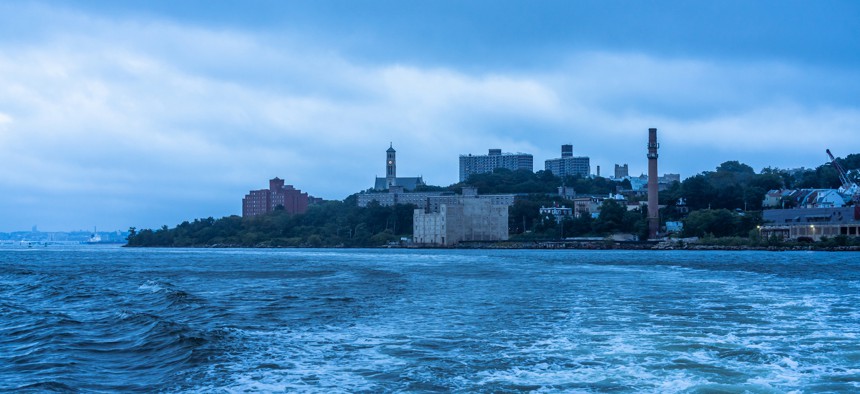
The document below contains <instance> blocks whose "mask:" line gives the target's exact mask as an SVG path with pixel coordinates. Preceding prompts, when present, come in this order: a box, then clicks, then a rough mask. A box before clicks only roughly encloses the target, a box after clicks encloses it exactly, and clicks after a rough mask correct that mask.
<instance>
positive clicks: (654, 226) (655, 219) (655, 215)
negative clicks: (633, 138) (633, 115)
mask: <svg viewBox="0 0 860 394" xmlns="http://www.w3.org/2000/svg"><path fill="white" fill-rule="evenodd" d="M659 147H660V144H658V143H657V129H655V128H650V129H648V238H649V239H654V238H657V230H658V229H659V228H660V208H659V207H658V201H657V148H659Z"/></svg>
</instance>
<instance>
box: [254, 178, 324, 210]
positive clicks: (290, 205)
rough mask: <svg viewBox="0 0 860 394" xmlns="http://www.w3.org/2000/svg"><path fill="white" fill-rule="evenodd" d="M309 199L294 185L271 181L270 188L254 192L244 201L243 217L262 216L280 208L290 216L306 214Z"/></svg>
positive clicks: (281, 180) (282, 181)
mask: <svg viewBox="0 0 860 394" xmlns="http://www.w3.org/2000/svg"><path fill="white" fill-rule="evenodd" d="M309 199H310V198H309V197H308V194H307V193H302V191H301V190H298V189H296V188H294V187H293V185H286V186H285V185H284V180H283V179H280V178H275V179H271V180H269V188H268V189H262V190H252V191H251V192H250V193H248V194H247V195H245V198H243V199H242V217H249V216H256V215H262V214H264V213H269V212H272V211H274V210H275V208H277V207H278V206H282V207H284V210H285V211H287V213H290V214H297V213H305V211H307V210H308V201H309Z"/></svg>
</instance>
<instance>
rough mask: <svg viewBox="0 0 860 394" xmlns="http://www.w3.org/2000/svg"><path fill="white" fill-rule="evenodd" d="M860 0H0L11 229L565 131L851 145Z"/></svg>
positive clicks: (634, 156) (709, 148) (116, 222)
mask: <svg viewBox="0 0 860 394" xmlns="http://www.w3.org/2000/svg"><path fill="white" fill-rule="evenodd" d="M857 37H860V2H857V1H851V0H849V1H821V2H810V1H792V0H787V1H786V0H783V1H764V0H763V1H740V0H723V1H689V0H679V1H668V0H657V1H632V0H630V1H613V0H599V1H591V0H576V1H570V0H563V1H556V0H546V1H504V0H488V1H483V0H470V1H328V0H314V1H260V0H252V1H235V2H232V1H217V2H213V1H208V0H207V1H203V0H186V1H181V2H175V1H146V2H142V1H96V0H92V1H63V0H57V1H50V2H39V1H17V0H11V1H4V2H2V3H0V231H18V230H29V229H30V228H32V227H33V226H38V229H39V230H41V231H71V230H78V229H91V228H93V227H97V228H98V229H99V230H126V229H128V228H129V227H137V228H157V227H161V226H162V225H168V226H170V227H173V226H175V225H176V224H178V223H181V222H182V221H184V220H193V219H195V218H205V217H210V216H211V217H215V218H218V217H222V216H228V215H234V214H241V200H242V197H243V196H244V195H245V194H246V193H247V192H248V191H249V190H253V189H263V188H266V187H268V180H269V179H270V178H273V177H276V176H277V177H280V178H283V179H285V180H286V182H287V183H288V184H292V185H294V186H295V187H296V188H299V189H301V190H303V191H305V192H308V193H309V194H311V195H313V196H316V197H322V198H325V199H338V200H339V199H343V198H345V197H347V196H349V195H350V194H352V193H355V192H358V191H361V190H365V189H367V188H369V187H371V186H372V185H373V180H374V177H376V176H384V171H385V150H386V149H387V148H388V147H389V144H393V145H394V148H395V149H396V150H397V172H398V175H399V176H423V177H424V179H425V181H426V182H427V183H429V184H433V185H442V186H446V185H450V184H453V183H455V182H457V180H458V157H459V155H461V154H469V153H471V154H486V152H487V150H488V149H490V148H500V149H502V150H503V151H505V152H525V153H530V154H532V155H534V160H535V170H541V169H543V163H544V160H546V159H551V158H556V157H559V156H560V149H561V145H562V144H568V143H569V144H572V145H573V149H574V155H577V156H579V155H582V156H589V157H590V158H591V165H592V172H595V171H596V166H600V167H601V173H602V174H603V175H609V174H612V170H613V167H614V165H615V164H628V165H629V166H630V172H631V175H638V174H641V173H644V172H646V166H647V159H646V157H645V154H646V144H647V130H648V128H650V127H656V128H657V129H658V139H659V141H660V143H661V148H660V164H659V172H660V173H661V174H662V173H679V174H681V176H682V178H686V177H689V176H692V175H695V174H697V173H700V172H702V171H713V170H714V169H715V168H716V167H717V166H718V165H719V164H720V163H722V162H725V161H729V160H738V161H741V162H743V163H746V164H749V165H751V166H752V167H753V168H755V169H756V170H757V171H758V170H761V169H762V168H764V167H768V166H771V167H778V168H797V167H816V166H819V165H821V164H824V163H825V162H826V158H827V157H826V154H825V149H827V148H830V149H831V150H832V151H833V152H834V154H835V155H836V156H841V157H844V156H847V155H848V154H851V153H860V138H858V135H860V93H858V92H860V40H858V39H857Z"/></svg>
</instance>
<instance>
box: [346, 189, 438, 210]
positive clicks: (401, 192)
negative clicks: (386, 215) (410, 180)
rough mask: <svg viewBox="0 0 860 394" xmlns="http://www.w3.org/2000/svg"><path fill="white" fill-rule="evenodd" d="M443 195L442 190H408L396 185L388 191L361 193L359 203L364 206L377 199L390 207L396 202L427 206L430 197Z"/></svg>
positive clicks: (380, 203)
mask: <svg viewBox="0 0 860 394" xmlns="http://www.w3.org/2000/svg"><path fill="white" fill-rule="evenodd" d="M442 195H443V193H442V192H407V191H406V189H405V188H403V187H402V186H394V187H391V188H389V189H388V192H386V193H361V194H359V195H358V201H357V205H358V206H359V207H362V208H363V207H366V206H367V205H368V204H370V203H372V202H374V201H376V202H378V203H379V205H382V206H383V207H390V206H394V205H396V204H415V205H417V206H419V207H424V206H427V204H428V199H430V198H431V197H438V196H442Z"/></svg>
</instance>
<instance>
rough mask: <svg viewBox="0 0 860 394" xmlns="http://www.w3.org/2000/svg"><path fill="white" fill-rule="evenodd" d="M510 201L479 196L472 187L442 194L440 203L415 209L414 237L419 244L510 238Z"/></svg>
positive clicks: (450, 243) (448, 243) (446, 244)
mask: <svg viewBox="0 0 860 394" xmlns="http://www.w3.org/2000/svg"><path fill="white" fill-rule="evenodd" d="M431 200H432V199H431ZM506 201H507V200H506V199H502V198H493V197H489V198H487V196H478V195H477V193H475V192H474V190H472V189H470V190H468V191H466V193H464V194H463V195H460V196H444V197H439V198H438V201H436V204H431V205H430V206H428V207H426V208H418V209H415V211H414V214H413V240H414V242H415V243H417V244H422V245H439V246H451V245H456V244H457V243H460V242H463V241H503V240H507V239H508V207H509V205H506ZM503 202H504V203H503ZM431 207H432V208H431Z"/></svg>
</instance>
